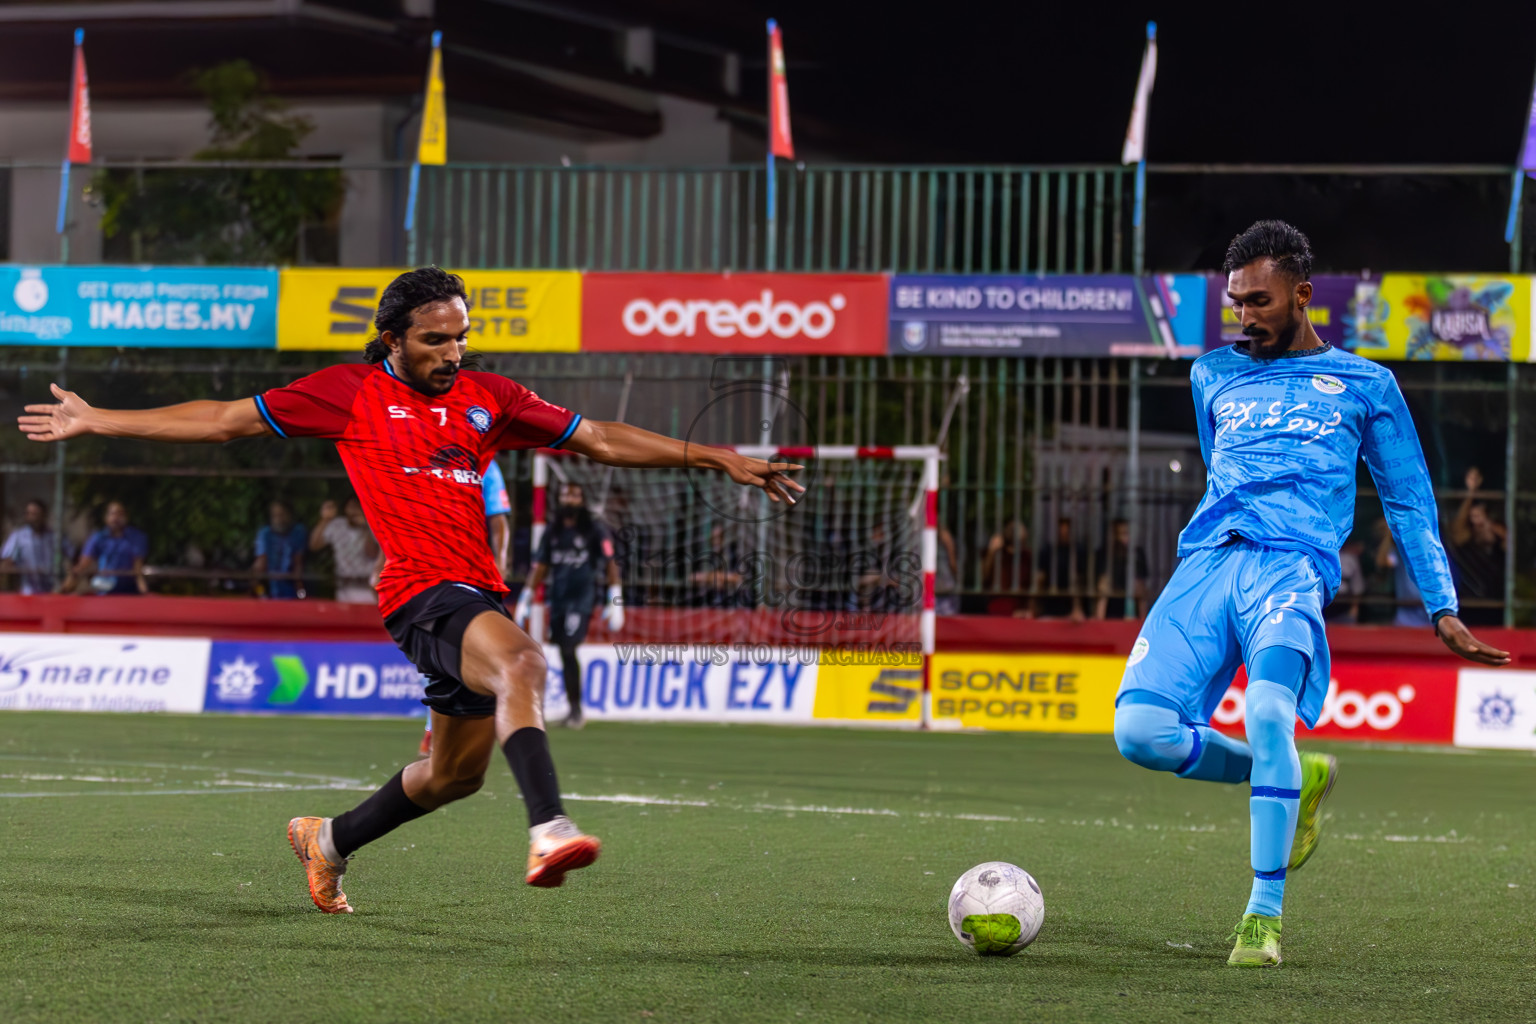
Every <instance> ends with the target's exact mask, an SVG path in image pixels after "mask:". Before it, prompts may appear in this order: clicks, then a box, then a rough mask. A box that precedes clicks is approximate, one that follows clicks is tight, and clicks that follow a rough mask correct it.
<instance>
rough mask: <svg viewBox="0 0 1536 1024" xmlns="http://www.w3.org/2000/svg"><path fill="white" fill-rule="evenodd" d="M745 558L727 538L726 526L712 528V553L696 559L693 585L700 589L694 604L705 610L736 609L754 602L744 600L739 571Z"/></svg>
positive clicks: (710, 545) (717, 524) (710, 542)
mask: <svg viewBox="0 0 1536 1024" xmlns="http://www.w3.org/2000/svg"><path fill="white" fill-rule="evenodd" d="M740 562H741V558H740V554H739V552H738V551H737V548H736V545H735V544H732V543H728V542H727V541H726V539H725V526H724V525H722V524H720V523H716V524H714V525H713V526H711V527H710V528H709V551H708V552H707V553H706V554H704V555H703V556H702V557H699V558H695V559H693V563H694V565H695V566H696V568H695V569H694V572H693V576H692V579H693V585H694V586H695V587H697V588H699V589H698V591H697V593H696V594H695V596H694V599H693V602H692V603H693V604H694V605H695V606H699V607H704V608H735V607H737V606H745V605H748V604H749V603H750V602H748V601H745V600H743V599H742V598H743V595H742V593H741V583H742V575H741V573H740V572H738V571H737V569H738V568H739V566H740Z"/></svg>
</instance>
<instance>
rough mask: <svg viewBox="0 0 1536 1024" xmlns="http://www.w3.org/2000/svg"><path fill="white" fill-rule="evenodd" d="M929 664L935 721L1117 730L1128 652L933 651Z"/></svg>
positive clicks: (1041, 728)
mask: <svg viewBox="0 0 1536 1024" xmlns="http://www.w3.org/2000/svg"><path fill="white" fill-rule="evenodd" d="M929 671H930V673H931V675H930V681H931V686H932V689H933V717H934V719H935V721H941V720H945V719H947V720H949V721H955V720H959V722H960V724H961V725H962V726H964V727H966V728H972V729H997V730H1009V731H1018V732H1086V733H1112V732H1114V731H1115V691H1116V690H1117V689H1118V688H1119V686H1120V677H1121V675H1122V674H1123V673H1124V672H1125V659H1124V658H1116V657H1104V656H1101V655H1082V654H935V655H934V656H933V663H932V666H931V668H930V670H929ZM817 696H818V698H819V697H820V693H819V692H818V694H817Z"/></svg>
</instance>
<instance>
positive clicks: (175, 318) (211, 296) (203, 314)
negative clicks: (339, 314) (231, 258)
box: [0, 266, 278, 348]
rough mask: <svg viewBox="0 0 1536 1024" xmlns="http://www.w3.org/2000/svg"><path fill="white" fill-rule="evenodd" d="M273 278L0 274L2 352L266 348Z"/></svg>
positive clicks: (137, 272)
mask: <svg viewBox="0 0 1536 1024" xmlns="http://www.w3.org/2000/svg"><path fill="white" fill-rule="evenodd" d="M277 290H278V275H277V271H275V270H259V269H253V268H238V267H105V266H103V267H25V266H21V267H16V266H12V267H0V345H79V346H107V345H110V346H120V347H123V348H271V347H272V346H273V345H275V344H276V339H277Z"/></svg>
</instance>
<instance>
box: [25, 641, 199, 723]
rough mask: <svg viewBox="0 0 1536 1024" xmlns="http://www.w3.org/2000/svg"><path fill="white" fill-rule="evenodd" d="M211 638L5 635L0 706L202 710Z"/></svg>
mask: <svg viewBox="0 0 1536 1024" xmlns="http://www.w3.org/2000/svg"><path fill="white" fill-rule="evenodd" d="M208 646H209V644H208V641H207V640H167V639H161V638H159V637H155V638H152V639H149V638H143V637H125V636H82V635H80V634H78V633H67V634H66V633H58V634H54V633H5V634H0V710H18V711H20V710H31V711H191V712H196V711H201V710H202V709H203V687H204V684H205V683H206V681H207V678H208Z"/></svg>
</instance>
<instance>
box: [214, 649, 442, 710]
mask: <svg viewBox="0 0 1536 1024" xmlns="http://www.w3.org/2000/svg"><path fill="white" fill-rule="evenodd" d="M205 677H206V678H205V682H206V684H207V688H208V696H207V701H206V705H205V706H206V709H207V710H208V711H232V712H245V713H265V714H311V715H404V716H424V715H425V714H426V713H427V709H426V707H425V706H424V705H423V704H422V703H421V697H422V692H423V686H424V685H425V683H424V680H423V679H422V676H421V673H420V672H418V671H417V670H416V667H415V666H414V665H412V664H411V663H410V662H409V661H407V660H406V658H405V655H403V654H401V653H400V651H399V649H398V648H396V647H395V646H394V645H393V644H384V643H312V642H299V643H272V642H270V641H254V640H250V641H247V640H242V641H225V640H217V641H214V643H213V650H212V655H211V657H210V658H209V660H208V670H207V672H206V673H205Z"/></svg>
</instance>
